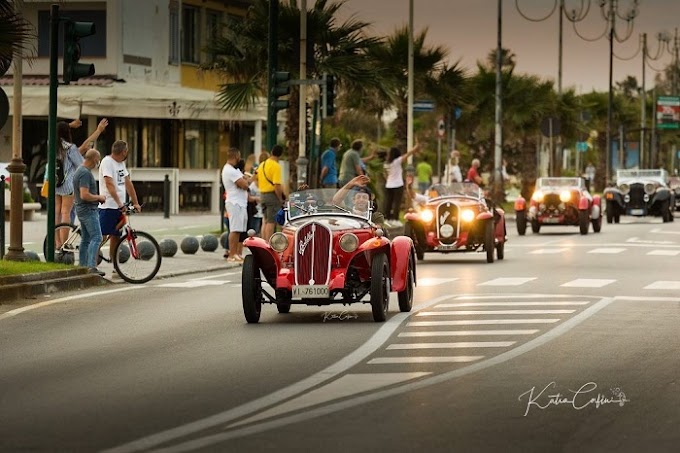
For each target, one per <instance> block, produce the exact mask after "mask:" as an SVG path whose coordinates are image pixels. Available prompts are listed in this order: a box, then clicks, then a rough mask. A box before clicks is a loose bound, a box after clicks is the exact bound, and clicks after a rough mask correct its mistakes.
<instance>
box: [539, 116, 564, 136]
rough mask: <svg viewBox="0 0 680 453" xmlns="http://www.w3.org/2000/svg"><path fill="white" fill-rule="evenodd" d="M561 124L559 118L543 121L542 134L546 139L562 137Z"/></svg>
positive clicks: (544, 119)
mask: <svg viewBox="0 0 680 453" xmlns="http://www.w3.org/2000/svg"><path fill="white" fill-rule="evenodd" d="M560 126H561V122H560V119H559V118H555V117H552V116H549V117H547V118H543V121H541V132H542V133H543V135H545V136H546V137H556V136H558V135H560Z"/></svg>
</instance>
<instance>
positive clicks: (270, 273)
mask: <svg viewBox="0 0 680 453" xmlns="http://www.w3.org/2000/svg"><path fill="white" fill-rule="evenodd" d="M243 245H244V246H245V247H248V249H249V250H250V253H252V254H253V258H254V259H255V263H257V265H258V267H259V268H260V269H262V272H263V273H264V276H265V278H266V279H267V281H268V282H269V283H270V284H272V283H273V282H274V281H275V280H276V276H277V275H278V274H279V270H280V269H281V258H280V257H279V254H278V253H276V252H275V251H274V250H272V248H271V247H270V246H269V243H268V242H267V241H265V240H264V239H262V238H258V237H250V238H247V239H246V240H245V241H243Z"/></svg>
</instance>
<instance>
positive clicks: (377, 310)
mask: <svg viewBox="0 0 680 453" xmlns="http://www.w3.org/2000/svg"><path fill="white" fill-rule="evenodd" d="M389 302H390V267H389V263H388V262H387V255H385V254H384V253H379V254H377V255H375V256H374V257H373V262H372V264H371V309H372V311H373V321H375V322H384V321H385V319H387V306H388V305H389Z"/></svg>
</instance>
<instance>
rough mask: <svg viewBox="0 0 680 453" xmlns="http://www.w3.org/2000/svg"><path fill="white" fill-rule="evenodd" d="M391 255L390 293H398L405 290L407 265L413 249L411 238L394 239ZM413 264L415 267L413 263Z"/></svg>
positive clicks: (398, 237) (411, 257)
mask: <svg viewBox="0 0 680 453" xmlns="http://www.w3.org/2000/svg"><path fill="white" fill-rule="evenodd" d="M391 254H392V256H391V260H390V264H391V265H390V271H391V273H392V291H394V292H400V291H403V290H404V289H406V282H407V278H408V264H409V262H410V261H411V260H412V259H413V254H414V247H413V241H412V240H411V238H409V237H406V236H397V237H396V238H394V240H393V241H392V250H391ZM413 263H414V266H415V261H413Z"/></svg>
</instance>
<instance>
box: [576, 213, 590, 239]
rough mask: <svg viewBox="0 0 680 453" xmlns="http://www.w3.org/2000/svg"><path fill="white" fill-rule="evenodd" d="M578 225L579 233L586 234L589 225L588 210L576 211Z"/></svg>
mask: <svg viewBox="0 0 680 453" xmlns="http://www.w3.org/2000/svg"><path fill="white" fill-rule="evenodd" d="M578 226H579V229H580V230H581V234H588V227H589V226H590V220H589V219H588V211H585V210H584V211H579V212H578Z"/></svg>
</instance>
